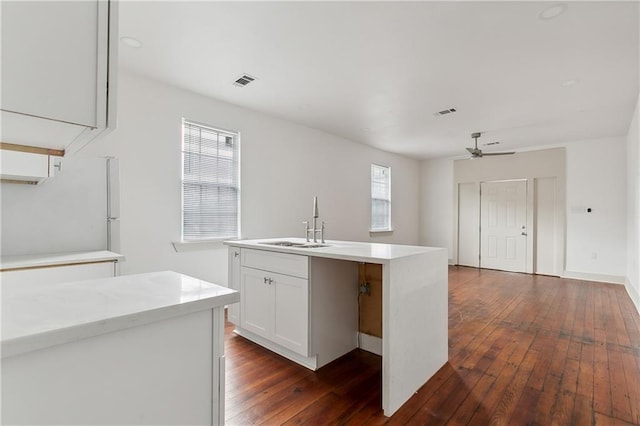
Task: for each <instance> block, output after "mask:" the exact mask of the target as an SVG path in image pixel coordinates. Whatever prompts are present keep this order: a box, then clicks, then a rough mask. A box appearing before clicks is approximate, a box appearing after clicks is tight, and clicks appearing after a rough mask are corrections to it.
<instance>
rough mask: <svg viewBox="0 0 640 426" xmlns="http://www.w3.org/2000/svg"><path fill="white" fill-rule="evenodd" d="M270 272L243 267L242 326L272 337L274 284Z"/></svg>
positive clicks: (241, 275)
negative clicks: (271, 281)
mask: <svg viewBox="0 0 640 426" xmlns="http://www.w3.org/2000/svg"><path fill="white" fill-rule="evenodd" d="M268 275H269V272H265V271H261V270H258V269H252V268H245V267H243V268H242V269H241V272H240V326H241V327H242V328H244V329H246V330H249V331H251V332H253V333H255V334H257V335H259V336H262V337H265V338H267V339H271V334H272V332H271V330H272V329H273V294H274V292H273V285H272V284H269V281H268V280H269V277H268Z"/></svg>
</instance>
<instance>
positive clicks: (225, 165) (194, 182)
mask: <svg viewBox="0 0 640 426" xmlns="http://www.w3.org/2000/svg"><path fill="white" fill-rule="evenodd" d="M182 135H183V137H182V162H183V168H182V239H183V241H193V240H205V239H224V238H238V237H239V200H240V198H239V192H240V191H239V189H240V188H239V179H238V175H239V173H238V153H239V150H238V144H239V142H238V135H237V134H235V133H230V132H225V131H221V130H217V129H214V128H212V127H207V126H203V125H200V124H196V123H193V122H189V121H186V120H183V128H182Z"/></svg>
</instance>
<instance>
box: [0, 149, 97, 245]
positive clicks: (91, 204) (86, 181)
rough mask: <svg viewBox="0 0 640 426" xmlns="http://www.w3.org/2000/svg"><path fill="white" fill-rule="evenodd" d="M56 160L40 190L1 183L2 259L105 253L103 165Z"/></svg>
mask: <svg viewBox="0 0 640 426" xmlns="http://www.w3.org/2000/svg"><path fill="white" fill-rule="evenodd" d="M60 161H61V169H60V171H57V172H56V175H55V176H54V177H52V178H49V179H48V180H47V181H45V182H44V183H43V184H41V185H37V186H36V185H19V184H13V183H2V184H0V189H1V191H2V193H1V201H2V203H1V204H2V210H1V217H2V227H1V230H2V239H1V240H2V246H1V247H2V255H3V256H11V255H23V254H41V253H56V252H72V251H92V250H105V249H106V248H107V219H106V217H107V184H106V176H107V169H106V160H105V159H103V158H95V157H87V156H84V155H82V154H78V155H77V156H74V157H64V158H62V159H61V160H60Z"/></svg>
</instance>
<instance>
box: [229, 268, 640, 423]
mask: <svg viewBox="0 0 640 426" xmlns="http://www.w3.org/2000/svg"><path fill="white" fill-rule="evenodd" d="M232 330H233V328H232V326H231V325H230V324H228V326H227V329H226V358H227V371H226V374H227V381H226V388H227V389H226V419H227V424H229V425H249V424H267V425H279V424H309V425H324V424H349V425H361V424H374V425H375V424H393V425H404V424H417V425H439V424H452V425H458V424H460V425H466V424H471V425H486V424H504V425H528V424H531V425H551V424H559V425H591V424H616V425H625V424H636V425H638V424H640V318H639V317H638V314H637V312H636V311H635V308H634V307H633V305H632V302H631V300H630V299H629V296H628V295H627V293H626V291H625V289H624V287H623V286H620V285H614V284H602V283H592V282H586V281H578V280H567V279H560V278H555V277H545V276H535V275H526V274H514V273H506V272H497V271H488V270H478V269H474V268H464V267H450V269H449V362H448V363H447V364H445V365H444V366H443V367H442V368H441V369H440V370H439V371H438V372H437V373H436V375H435V376H434V377H433V378H431V380H429V381H428V382H427V383H426V384H425V385H424V386H422V388H420V389H419V391H418V392H416V394H415V395H414V396H413V397H412V398H411V399H410V400H409V401H408V402H407V403H406V404H404V405H403V406H402V407H401V408H400V410H398V412H396V413H395V414H394V415H393V417H391V418H387V417H384V415H383V414H382V410H381V408H380V398H381V396H380V380H381V378H380V377H381V376H380V372H381V361H380V358H379V357H378V356H376V355H373V354H370V353H367V352H364V351H360V350H355V351H353V352H351V353H349V354H347V355H346V356H344V357H342V358H340V359H338V360H336V361H334V362H333V363H331V364H329V365H327V366H325V367H323V368H321V369H320V370H318V371H316V372H312V371H309V370H307V369H306V368H304V367H301V366H299V365H297V364H294V363H293V362H291V361H288V360H286V359H284V358H282V357H280V356H278V355H275V354H273V353H272V352H269V351H268V350H266V349H263V348H262V347H260V346H258V345H255V344H253V343H251V342H249V341H247V340H245V339H243V338H241V337H238V336H236V335H234V334H233V333H232ZM415 333H416V338H419V336H420V327H418V326H417V327H416V330H415Z"/></svg>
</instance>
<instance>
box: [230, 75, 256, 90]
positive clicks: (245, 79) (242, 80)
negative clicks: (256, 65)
mask: <svg viewBox="0 0 640 426" xmlns="http://www.w3.org/2000/svg"><path fill="white" fill-rule="evenodd" d="M255 79H256V78H255V77H251V76H250V75H247V74H243V75H242V76H240V77H239V78H238V79H237V80H236V81H234V82H233V84H234V85H236V86H240V87H244V86H246V85H247V84H249V83H251V82H252V81H253V80H255Z"/></svg>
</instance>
